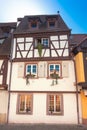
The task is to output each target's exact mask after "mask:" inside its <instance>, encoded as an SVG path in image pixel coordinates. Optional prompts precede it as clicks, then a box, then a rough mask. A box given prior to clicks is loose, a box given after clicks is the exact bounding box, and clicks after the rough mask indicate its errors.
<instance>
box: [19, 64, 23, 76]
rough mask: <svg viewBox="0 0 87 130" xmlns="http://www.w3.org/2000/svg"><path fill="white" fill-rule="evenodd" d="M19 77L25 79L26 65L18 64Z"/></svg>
mask: <svg viewBox="0 0 87 130" xmlns="http://www.w3.org/2000/svg"><path fill="white" fill-rule="evenodd" d="M18 77H19V78H22V77H24V63H23V62H21V63H18Z"/></svg>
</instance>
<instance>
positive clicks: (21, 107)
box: [19, 96, 25, 111]
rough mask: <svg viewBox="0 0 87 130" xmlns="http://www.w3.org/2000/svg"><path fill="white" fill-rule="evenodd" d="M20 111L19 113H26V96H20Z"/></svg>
mask: <svg viewBox="0 0 87 130" xmlns="http://www.w3.org/2000/svg"><path fill="white" fill-rule="evenodd" d="M19 105H20V109H19V111H24V110H25V97H24V96H20V104H19Z"/></svg>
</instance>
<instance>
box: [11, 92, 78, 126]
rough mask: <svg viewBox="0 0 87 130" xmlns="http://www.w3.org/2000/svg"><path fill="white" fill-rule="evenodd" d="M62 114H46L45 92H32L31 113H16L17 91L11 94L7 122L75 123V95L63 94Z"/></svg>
mask: <svg viewBox="0 0 87 130" xmlns="http://www.w3.org/2000/svg"><path fill="white" fill-rule="evenodd" d="M63 107H64V115H56V116H55V115H53V116H51V115H47V113H46V111H47V93H33V114H32V115H28V114H27V115H26V114H17V113H16V110H17V93H15V94H13V93H12V94H11V99H10V112H9V123H57V124H60V123H62V124H77V109H76V95H75V94H63Z"/></svg>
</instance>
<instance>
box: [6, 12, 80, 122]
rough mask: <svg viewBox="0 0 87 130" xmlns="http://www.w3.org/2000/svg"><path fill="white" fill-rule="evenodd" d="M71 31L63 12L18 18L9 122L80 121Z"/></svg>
mask: <svg viewBox="0 0 87 130" xmlns="http://www.w3.org/2000/svg"><path fill="white" fill-rule="evenodd" d="M70 35H71V30H70V29H69V28H68V26H67V25H66V23H65V22H64V21H63V19H62V17H61V16H60V14H57V15H36V16H25V17H24V18H18V21H17V27H16V30H15V31H14V33H13V35H12V43H11V44H12V46H11V52H12V53H11V58H10V63H11V66H10V79H9V81H10V83H9V104H8V122H9V123H74V124H77V123H79V116H81V112H79V110H78V108H79V101H78V98H79V96H78V93H77V88H76V85H75V72H74V61H73V58H72V56H71V54H70V51H71V50H70V40H69V39H70Z"/></svg>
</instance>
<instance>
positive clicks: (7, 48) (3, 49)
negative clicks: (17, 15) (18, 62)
mask: <svg viewBox="0 0 87 130" xmlns="http://www.w3.org/2000/svg"><path fill="white" fill-rule="evenodd" d="M10 53H11V37H9V38H6V39H5V40H4V42H3V43H2V44H1V45H0V56H2V55H7V56H8V55H10Z"/></svg>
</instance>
